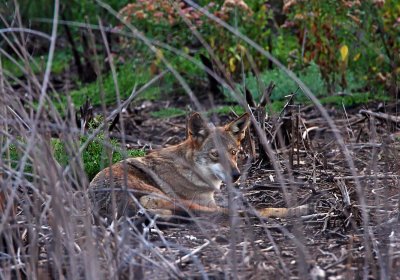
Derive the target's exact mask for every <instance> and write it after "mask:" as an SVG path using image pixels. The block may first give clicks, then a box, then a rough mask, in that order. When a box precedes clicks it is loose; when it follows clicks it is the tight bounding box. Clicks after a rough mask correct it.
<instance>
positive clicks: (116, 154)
mask: <svg viewBox="0 0 400 280" xmlns="http://www.w3.org/2000/svg"><path fill="white" fill-rule="evenodd" d="M86 140H87V137H86V136H85V137H81V138H80V139H79V143H78V144H79V145H82V144H83V143H84V142H85V141H86ZM23 146H25V145H23V142H18V143H17V144H11V145H10V146H9V160H8V159H7V154H6V153H4V154H2V155H1V158H2V160H3V161H4V163H6V164H7V163H9V164H10V166H11V167H12V168H17V167H18V164H19V163H20V159H21V157H22V155H23V153H24V148H23ZM51 146H52V150H53V154H54V158H55V159H56V160H57V161H58V162H59V163H60V164H61V165H62V166H66V165H67V164H68V163H69V162H70V160H71V158H72V157H73V156H74V155H71V153H69V152H68V149H66V145H65V143H64V142H63V141H62V140H60V139H56V138H53V139H52V140H51ZM144 154H145V153H144V151H143V150H127V151H126V156H127V157H139V156H144ZM124 158H125V157H124V155H123V153H122V151H121V148H120V145H119V142H118V141H117V140H115V139H111V140H109V141H106V139H105V137H104V135H99V136H97V137H96V138H95V139H94V140H93V141H92V142H90V143H89V145H88V146H87V148H86V149H85V150H84V151H83V153H82V161H83V165H84V169H85V171H86V174H87V176H88V178H89V179H92V178H93V177H94V176H95V175H96V174H97V173H98V172H99V171H100V170H101V169H103V168H105V167H106V166H108V165H109V164H110V163H115V162H118V161H120V160H122V159H124ZM110 159H111V162H110ZM32 171H33V167H32V163H31V161H30V160H29V158H28V161H27V164H26V166H25V168H24V173H26V174H32ZM28 177H29V176H28Z"/></svg>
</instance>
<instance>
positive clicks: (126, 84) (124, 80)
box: [70, 61, 172, 107]
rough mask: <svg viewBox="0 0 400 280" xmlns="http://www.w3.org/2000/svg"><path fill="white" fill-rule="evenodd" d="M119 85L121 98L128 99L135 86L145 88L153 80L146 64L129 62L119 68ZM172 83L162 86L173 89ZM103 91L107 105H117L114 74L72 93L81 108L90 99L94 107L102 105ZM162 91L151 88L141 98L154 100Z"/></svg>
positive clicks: (166, 82) (108, 74) (164, 83)
mask: <svg viewBox="0 0 400 280" xmlns="http://www.w3.org/2000/svg"><path fill="white" fill-rule="evenodd" d="M116 73H117V83H118V90H119V93H120V97H121V98H122V99H124V98H125V99H126V98H127V97H129V95H130V94H131V93H132V90H133V89H134V87H135V85H137V89H139V88H140V86H143V85H144V84H145V83H147V82H148V81H149V80H150V79H151V73H150V71H149V69H148V68H147V67H146V64H142V65H139V63H137V62H135V61H129V62H126V63H125V64H122V65H118V66H117V70H116ZM171 83H172V81H171V79H170V78H166V79H164V80H163V82H162V84H159V86H163V87H164V88H165V89H169V88H170V87H172V84H171ZM101 91H103V92H104V98H105V100H104V102H105V104H107V105H111V104H115V103H116V101H117V95H116V85H115V83H114V78H113V74H112V73H111V72H109V73H107V74H106V75H105V76H104V77H103V79H102V83H101V84H100V80H97V81H95V82H93V83H90V84H87V85H84V86H81V87H80V88H79V89H77V90H74V91H71V93H70V94H71V98H72V101H73V103H74V104H75V105H76V106H77V107H79V106H81V105H82V104H83V103H84V102H85V101H86V99H87V98H88V99H89V100H90V101H91V103H92V105H95V106H96V105H100V104H102V100H101ZM159 93H160V90H159V88H157V87H154V86H153V87H151V88H149V89H147V90H146V92H143V93H142V94H141V95H140V96H139V98H144V99H146V100H154V99H157V98H158V97H159V96H160V94H159Z"/></svg>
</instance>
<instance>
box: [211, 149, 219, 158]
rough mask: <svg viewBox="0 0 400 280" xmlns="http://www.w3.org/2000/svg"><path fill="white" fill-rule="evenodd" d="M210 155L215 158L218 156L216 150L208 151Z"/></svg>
mask: <svg viewBox="0 0 400 280" xmlns="http://www.w3.org/2000/svg"><path fill="white" fill-rule="evenodd" d="M210 155H211V156H212V157H214V158H217V157H218V152H217V151H211V152H210Z"/></svg>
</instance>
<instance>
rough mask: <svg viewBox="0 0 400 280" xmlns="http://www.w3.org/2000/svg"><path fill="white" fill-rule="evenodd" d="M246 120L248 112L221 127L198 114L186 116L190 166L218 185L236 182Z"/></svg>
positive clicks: (247, 123)
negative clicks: (238, 156)
mask: <svg viewBox="0 0 400 280" xmlns="http://www.w3.org/2000/svg"><path fill="white" fill-rule="evenodd" d="M249 123H250V118H249V115H248V114H247V113H246V114H244V115H242V116H241V117H239V118H237V119H235V120H234V121H232V122H230V123H228V124H226V125H224V126H220V127H214V126H212V125H208V124H207V123H206V122H205V121H204V120H203V119H202V117H201V116H200V114H198V113H194V114H192V115H191V117H190V119H189V122H188V131H187V134H188V141H189V142H191V146H192V156H193V161H194V164H195V166H194V167H193V168H194V169H195V170H196V171H198V172H199V173H200V174H201V175H202V177H204V178H205V179H208V180H210V181H211V182H214V185H215V186H216V187H217V188H219V185H220V184H221V181H224V182H236V181H237V180H238V179H239V177H240V171H239V169H238V167H237V155H238V152H239V149H240V141H241V140H242V139H243V138H244V136H245V130H246V128H247V127H248V125H249Z"/></svg>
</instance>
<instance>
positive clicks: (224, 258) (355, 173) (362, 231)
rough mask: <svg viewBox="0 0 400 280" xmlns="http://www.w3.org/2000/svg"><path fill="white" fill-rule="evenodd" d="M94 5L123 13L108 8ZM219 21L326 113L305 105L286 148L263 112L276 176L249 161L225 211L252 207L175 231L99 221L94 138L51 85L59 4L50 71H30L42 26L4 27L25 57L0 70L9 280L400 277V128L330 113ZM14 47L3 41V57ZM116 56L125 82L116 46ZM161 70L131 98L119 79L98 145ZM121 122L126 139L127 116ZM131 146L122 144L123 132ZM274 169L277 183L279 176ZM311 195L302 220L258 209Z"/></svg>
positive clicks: (4, 250)
mask: <svg viewBox="0 0 400 280" xmlns="http://www.w3.org/2000/svg"><path fill="white" fill-rule="evenodd" d="M188 2H190V1H188ZM98 5H100V6H101V7H104V8H105V9H106V10H108V11H109V12H110V13H111V14H114V15H115V16H116V17H118V15H117V14H116V13H115V11H112V10H111V9H110V8H109V7H108V6H107V5H106V4H104V3H102V2H98ZM193 5H194V6H195V4H194V3H193ZM57 6H58V1H55V7H57ZM203 12H205V11H203ZM205 13H206V12H205ZM206 14H207V13H206ZM208 16H210V18H211V19H213V20H216V21H217V20H218V19H216V18H214V17H213V16H212V15H208ZM16 20H17V22H18V20H19V19H18V14H17V13H16ZM6 24H7V22H6ZM188 24H189V23H188ZM221 25H223V26H224V27H225V28H227V32H228V31H229V32H233V33H234V34H236V35H237V36H238V38H240V39H242V40H244V41H247V42H248V43H249V44H250V45H251V46H253V47H254V48H255V49H257V50H259V51H260V52H261V53H263V54H264V55H265V56H266V57H268V58H269V59H271V60H272V61H273V62H274V63H275V64H276V65H277V66H279V67H280V68H281V69H284V70H285V71H286V72H287V73H288V75H289V77H290V78H292V79H294V80H295V81H296V82H298V83H299V85H300V86H301V88H302V89H303V91H304V92H305V94H306V95H307V96H308V97H309V98H310V99H311V100H312V101H313V102H314V104H315V108H316V110H314V111H313V112H312V113H315V114H316V115H318V118H309V117H308V116H309V114H311V113H310V112H308V111H304V112H299V111H298V110H297V109H295V110H293V111H292V113H291V118H292V119H291V123H292V125H293V126H294V128H292V130H290V131H289V134H291V141H292V142H291V144H292V149H291V151H289V150H285V149H279V153H277V152H276V150H275V149H274V148H273V147H272V146H271V145H270V142H269V141H268V139H270V135H271V134H273V131H269V130H268V129H269V128H271V129H276V128H277V125H276V122H272V121H271V122H269V123H268V124H267V132H270V133H271V134H268V133H267V134H266V132H265V131H263V130H262V129H261V128H260V125H259V124H258V122H257V120H256V119H255V118H254V116H253V126H254V134H253V135H254V137H255V138H257V139H259V141H260V143H261V144H260V145H262V146H263V147H264V150H265V151H266V153H267V154H268V157H269V159H270V166H271V167H272V170H268V169H265V168H263V167H259V166H257V165H255V166H253V168H252V169H250V170H249V172H248V176H244V178H243V179H242V190H241V191H238V190H237V189H235V188H233V187H232V186H229V187H227V189H226V190H227V192H228V195H227V197H228V200H227V202H225V203H226V204H227V205H228V206H229V207H233V206H235V208H243V209H246V210H248V212H249V215H248V216H247V217H245V218H244V219H239V218H238V217H236V216H232V217H231V218H230V219H229V220H228V221H215V222H214V221H212V222H210V220H208V219H196V221H195V222H192V223H189V224H187V223H179V224H176V225H174V226H169V225H165V224H163V225H161V224H157V223H156V222H157V219H158V218H157V217H153V218H150V220H149V221H147V222H144V219H143V217H139V216H138V217H123V218H121V219H119V220H115V221H113V223H112V224H111V225H108V224H95V223H94V222H93V217H92V213H91V211H90V202H89V199H88V196H87V187H88V184H89V182H88V179H87V176H86V174H85V172H84V169H83V163H82V160H81V157H80V154H81V153H82V151H83V149H84V148H85V145H83V146H81V147H79V146H78V145H77V143H79V141H78V139H79V138H80V136H82V133H86V132H84V131H83V130H82V129H80V128H78V127H77V122H76V119H75V110H76V109H75V108H74V107H73V105H72V104H71V102H69V103H67V106H66V107H65V108H62V109H59V107H58V106H56V103H57V102H58V99H57V96H58V93H57V92H56V91H55V90H54V87H53V85H52V80H51V73H50V69H51V64H52V57H53V54H54V51H55V43H56V32H57V28H58V27H59V22H58V10H57V9H55V11H54V18H53V29H52V33H51V34H48V35H45V36H42V37H46V38H47V39H48V44H49V48H48V51H49V55H48V60H47V62H46V63H47V64H46V71H45V72H44V74H43V75H42V76H41V75H34V74H33V71H32V69H30V68H29V63H28V62H29V60H30V55H29V53H28V50H27V49H26V40H27V38H28V37H29V36H36V35H38V33H37V32H36V31H32V30H29V29H18V28H17V29H15V26H7V27H6V29H8V30H9V31H10V32H7V33H1V34H0V36H2V38H3V39H4V44H5V45H7V46H6V48H7V49H11V50H12V51H13V56H19V58H20V59H22V61H25V62H26V63H25V64H24V65H21V67H22V70H23V72H24V73H25V77H24V79H20V78H18V77H15V76H13V75H12V74H11V73H8V72H6V71H5V70H4V68H3V67H1V65H0V93H1V94H0V149H1V155H2V157H1V161H0V175H1V177H0V188H1V190H0V191H1V192H0V209H1V213H2V215H1V221H0V235H1V240H0V278H1V279H26V278H28V279H61V278H67V279H119V278H122V279H124V278H127V279H142V278H146V279H154V278H159V279H170V278H187V277H193V278H202V279H209V278H216V279H219V278H252V279H260V278H265V277H279V278H285V279H289V278H293V279H294V278H300V279H308V278H311V279H324V278H325V276H332V277H333V276H335V275H339V274H341V275H342V276H343V277H347V278H363V279H366V278H374V279H395V278H399V277H400V275H399V271H400V269H399V268H400V235H399V230H400V227H399V207H400V196H399V188H400V184H399V182H400V181H399V176H400V172H399V170H400V166H399V162H400V161H399V151H400V148H399V146H400V143H399V138H398V136H397V138H396V134H395V132H396V131H397V135H398V122H397V123H396V122H395V124H394V125H393V121H389V124H388V123H387V122H386V121H387V120H386V121H385V120H383V121H382V119H379V118H378V117H376V116H372V117H371V115H369V116H368V117H369V119H368V120H366V119H363V118H361V117H360V115H357V114H352V115H346V116H345V117H344V118H341V120H339V121H334V120H333V119H332V118H331V117H330V115H329V113H328V112H327V111H326V109H325V108H324V107H323V106H322V105H321V104H320V103H319V101H318V99H316V98H315V97H314V96H313V94H312V93H311V92H310V91H309V90H308V89H307V87H306V86H305V85H304V84H302V83H301V81H299V80H298V79H297V78H296V77H295V76H294V74H293V73H292V72H290V71H289V70H288V69H286V68H285V67H284V66H283V65H281V64H280V63H279V62H278V61H276V60H275V59H274V58H273V57H271V55H270V54H269V53H268V52H266V51H265V50H263V49H262V48H261V47H260V46H258V45H257V44H256V43H254V42H251V41H249V40H248V39H247V38H246V37H245V36H244V35H242V34H240V33H238V31H237V30H234V29H232V28H231V27H230V26H225V25H224V23H222V22H221ZM19 27H20V26H19ZM97 27H98V28H99V29H100V30H101V33H102V34H103V39H104V44H105V46H106V48H107V46H108V45H107V44H108V43H107V40H106V36H105V35H104V34H105V32H106V31H107V30H105V29H104V28H103V27H102V26H101V24H100V25H99V26H97ZM127 29H128V30H130V31H131V34H129V36H133V37H136V38H138V39H139V40H142V41H143V42H144V43H145V44H146V45H147V46H148V47H149V48H150V49H152V50H153V51H154V52H155V53H156V54H157V48H158V47H159V45H158V46H155V45H154V44H153V42H152V41H151V40H149V39H148V38H145V37H143V35H141V33H140V32H138V30H136V29H135V28H134V27H133V26H131V25H129V24H127ZM22 30H23V31H24V33H22V32H21V31H22ZM195 35H196V36H199V34H195ZM5 53H6V52H5V46H4V45H3V46H1V55H0V59H1V56H2V55H6V54H5ZM210 55H212V54H211V53H210ZM108 58H109V59H108V61H109V62H110V63H111V64H110V68H111V69H112V71H113V74H114V77H115V76H116V72H115V69H114V68H113V60H112V57H111V53H110V52H108ZM161 60H163V63H164V64H165V69H166V70H165V71H170V72H172V73H173V74H174V75H175V76H176V79H177V81H178V82H179V83H180V84H181V85H182V87H183V88H184V89H185V90H186V92H187V94H188V96H189V97H190V99H191V101H192V102H193V104H195V106H196V107H197V108H196V110H199V111H201V110H202V109H203V106H202V104H200V102H199V100H197V98H196V95H195V94H194V93H193V92H192V90H191V88H190V86H189V85H188V84H187V83H186V81H185V80H184V78H183V77H182V76H181V75H180V74H179V73H178V72H177V71H176V70H175V69H174V68H173V67H172V66H171V64H170V63H169V62H168V61H167V60H166V59H165V58H161ZM0 63H1V60H0ZM96 70H99V69H96ZM208 71H209V72H210V73H209V74H212V75H214V76H215V73H213V72H211V71H210V69H208ZM99 72H100V71H97V73H99ZM164 74H165V72H162V73H161V74H159V75H158V76H156V77H155V78H154V79H153V80H150V81H149V82H148V83H147V84H146V85H144V86H143V87H142V88H141V89H137V90H136V88H135V89H134V91H133V92H132V94H131V96H130V98H129V99H128V100H126V101H123V100H121V99H120V98H119V95H118V86H117V84H116V90H115V92H116V96H117V108H116V109H115V110H113V111H111V112H110V111H109V109H108V108H107V107H106V105H105V104H103V106H102V108H101V109H100V110H101V113H102V114H103V115H104V116H105V121H104V123H103V124H102V125H100V126H99V127H98V128H97V129H96V130H94V131H93V132H92V134H91V135H88V142H89V141H91V140H92V139H93V137H95V135H96V134H99V133H104V134H105V135H108V130H107V126H108V123H109V122H111V121H112V120H114V119H115V116H116V115H117V114H118V113H120V112H121V111H122V109H123V108H126V107H128V106H129V104H130V103H131V101H132V100H133V99H134V98H135V97H136V96H137V95H138V94H139V93H140V92H141V91H142V90H144V89H145V88H146V87H148V86H150V85H151V84H152V83H154V82H155V81H157V80H158V79H159V78H161V77H162V76H163V75H164ZM215 78H216V80H217V81H221V82H222V81H223V80H224V78H222V77H219V76H215ZM225 78H226V77H225ZM115 81H117V79H116V78H115ZM67 83H68V82H67ZM223 84H224V86H225V87H228V88H229V87H230V85H231V84H233V83H232V82H229V80H228V81H227V82H224V83H223ZM231 91H232V94H233V95H234V96H235V97H236V99H237V101H238V103H239V104H241V105H242V106H243V107H244V108H247V110H248V111H251V110H250V108H249V107H248V106H247V103H246V101H245V100H244V98H243V97H242V95H241V94H240V93H238V92H235V90H234V88H233V87H231ZM64 94H66V95H68V91H66V92H65V93H64ZM296 110H297V111H296ZM287 111H289V110H287ZM307 118H308V119H307ZM118 125H119V127H120V129H121V132H122V135H124V133H123V132H124V131H123V128H124V127H125V124H124V119H123V118H120V120H119V123H118ZM180 125H183V123H180ZM269 125H271V126H269ZM310 127H315V129H313V133H315V132H317V135H319V136H320V137H319V138H318V137H316V136H307V134H304V135H306V136H307V137H302V133H305V131H306V129H307V128H310ZM393 128H394V129H393ZM310 133H311V132H310ZM296 135H300V136H296ZM51 137H59V138H60V139H61V140H62V141H63V142H64V143H65V146H66V147H68V149H67V152H68V154H69V155H70V158H71V160H70V162H69V164H68V165H67V166H65V167H63V166H60V164H59V163H58V162H57V161H56V160H55V157H54V154H53V151H52V148H51V141H50V140H51ZM296 139H297V140H296ZM121 142H122V143H123V144H125V143H126V139H125V138H124V136H123V137H122V140H121ZM86 144H87V143H86ZM122 147H125V145H123V146H122ZM13 149H14V150H16V151H17V153H18V154H19V160H18V161H17V162H14V161H12V156H11V154H12V153H13ZM271 176H272V177H274V180H275V182H274V183H272V182H271V181H270V180H269V178H271ZM274 186H275V188H274ZM299 186H300V187H299ZM278 187H279V188H278ZM271 188H272V189H271ZM279 190H283V195H282V192H281V191H279ZM312 192H314V195H316V194H317V195H318V197H319V199H318V202H315V203H316V213H315V215H311V216H309V217H303V218H301V219H300V218H299V219H294V220H289V221H286V220H284V221H279V220H270V221H265V220H262V219H260V218H258V217H257V215H256V214H254V208H253V207H252V206H249V205H248V204H249V202H250V204H253V205H254V204H259V205H261V204H263V203H269V205H271V204H276V205H279V206H282V205H292V204H296V203H298V202H299V201H300V200H301V199H299V197H300V198H304V197H306V196H307V195H309V194H310V193H312ZM222 203H224V202H222ZM250 213H252V214H251V215H250ZM323 275H325V276H323ZM332 279H334V278H332ZM336 279H339V278H336Z"/></svg>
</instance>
